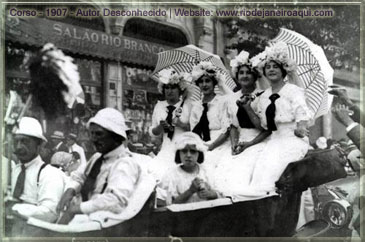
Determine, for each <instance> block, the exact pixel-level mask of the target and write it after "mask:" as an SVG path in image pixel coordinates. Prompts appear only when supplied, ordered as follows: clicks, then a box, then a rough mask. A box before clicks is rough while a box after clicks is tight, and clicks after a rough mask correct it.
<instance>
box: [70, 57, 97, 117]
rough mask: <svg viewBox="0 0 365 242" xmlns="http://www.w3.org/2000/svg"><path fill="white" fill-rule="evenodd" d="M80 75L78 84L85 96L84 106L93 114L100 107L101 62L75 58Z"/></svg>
mask: <svg viewBox="0 0 365 242" xmlns="http://www.w3.org/2000/svg"><path fill="white" fill-rule="evenodd" d="M75 62H76V64H77V66H78V70H79V73H80V83H81V85H82V88H83V90H84V94H85V104H86V105H87V106H88V107H89V108H91V109H92V110H93V111H94V112H96V111H97V110H99V109H100V108H101V105H102V101H101V98H102V76H101V66H102V65H101V62H99V61H94V60H87V59H78V58H75Z"/></svg>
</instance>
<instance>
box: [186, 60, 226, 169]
mask: <svg viewBox="0 0 365 242" xmlns="http://www.w3.org/2000/svg"><path fill="white" fill-rule="evenodd" d="M191 75H192V80H193V82H195V84H196V85H197V86H198V87H199V88H200V91H201V93H202V95H203V97H202V99H201V100H200V101H198V102H194V103H193V105H192V109H191V114H190V122H189V123H190V128H191V130H192V131H193V132H194V133H196V134H198V135H199V136H200V137H201V138H202V140H203V141H204V142H205V144H206V146H207V147H208V152H207V154H206V161H207V162H206V164H205V165H206V166H210V167H211V168H214V167H215V166H216V164H217V162H218V161H219V159H220V158H224V157H225V154H230V150H231V148H230V144H229V140H228V136H229V124H228V120H227V115H226V111H225V109H226V107H225V100H226V96H224V95H217V94H216V93H215V91H214V89H215V87H216V86H218V87H219V88H220V89H222V90H223V92H224V93H225V94H226V93H227V92H229V90H228V89H227V87H226V86H225V85H224V81H223V77H222V76H221V74H220V73H219V71H218V70H217V69H216V67H214V66H213V65H212V64H211V63H210V62H201V63H199V64H198V65H196V66H194V68H193V70H192V73H191Z"/></svg>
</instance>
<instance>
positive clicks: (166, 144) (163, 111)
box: [149, 100, 191, 151]
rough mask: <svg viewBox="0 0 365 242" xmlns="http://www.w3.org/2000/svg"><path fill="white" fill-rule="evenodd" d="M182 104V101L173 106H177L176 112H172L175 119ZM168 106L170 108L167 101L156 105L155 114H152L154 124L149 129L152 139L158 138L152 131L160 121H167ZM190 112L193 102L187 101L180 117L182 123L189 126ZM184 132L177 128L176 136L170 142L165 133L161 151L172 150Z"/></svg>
mask: <svg viewBox="0 0 365 242" xmlns="http://www.w3.org/2000/svg"><path fill="white" fill-rule="evenodd" d="M181 102H182V101H181V100H180V101H179V102H177V103H176V104H175V105H173V106H175V110H174V111H173V112H172V118H173V119H174V118H175V117H176V111H177V110H178V109H179V108H180V106H181ZM168 106H169V104H168V103H167V101H158V102H157V103H156V105H155V107H154V109H153V114H152V124H151V127H150V128H149V133H150V135H151V136H152V137H156V135H154V134H153V132H152V129H154V128H155V127H157V126H158V125H159V124H160V121H162V120H166V118H167V113H168V111H167V107H168ZM190 110H191V101H189V100H185V102H184V105H183V107H182V112H181V116H180V121H181V122H182V123H185V124H187V123H188V122H189V117H190ZM183 132H185V130H183V129H182V128H180V127H175V130H174V135H173V136H172V140H170V139H169V138H168V137H167V133H164V134H163V140H162V145H161V151H162V150H166V149H170V148H171V147H170V146H171V145H173V143H174V141H175V139H176V137H178V136H179V134H182V133H183Z"/></svg>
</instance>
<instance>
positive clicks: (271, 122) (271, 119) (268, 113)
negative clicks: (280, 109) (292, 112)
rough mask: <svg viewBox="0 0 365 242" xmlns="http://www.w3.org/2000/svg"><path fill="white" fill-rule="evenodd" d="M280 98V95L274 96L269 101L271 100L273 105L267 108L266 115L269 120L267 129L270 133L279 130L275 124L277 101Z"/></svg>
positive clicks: (275, 94)
mask: <svg viewBox="0 0 365 242" xmlns="http://www.w3.org/2000/svg"><path fill="white" fill-rule="evenodd" d="M279 97H280V95H279V94H277V93H274V94H272V95H271V96H270V97H269V99H270V100H271V103H270V104H269V106H267V108H266V112H265V114H266V120H267V129H268V130H270V131H275V130H277V128H276V124H275V111H276V106H275V101H276V99H278V98H279Z"/></svg>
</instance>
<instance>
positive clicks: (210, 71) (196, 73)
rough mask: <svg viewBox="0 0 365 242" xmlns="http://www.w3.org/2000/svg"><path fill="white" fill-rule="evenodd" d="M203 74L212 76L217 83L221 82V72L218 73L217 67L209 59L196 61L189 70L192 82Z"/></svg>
mask: <svg viewBox="0 0 365 242" xmlns="http://www.w3.org/2000/svg"><path fill="white" fill-rule="evenodd" d="M204 75H206V76H210V77H214V78H215V79H216V80H217V82H218V85H220V84H221V83H223V80H224V77H223V74H222V73H220V71H219V69H218V68H217V67H216V66H214V65H213V64H212V63H211V62H209V61H202V62H200V63H198V64H197V65H195V66H194V67H193V70H192V71H191V77H192V81H194V82H196V81H197V80H199V79H200V78H201V77H202V76H204Z"/></svg>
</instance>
